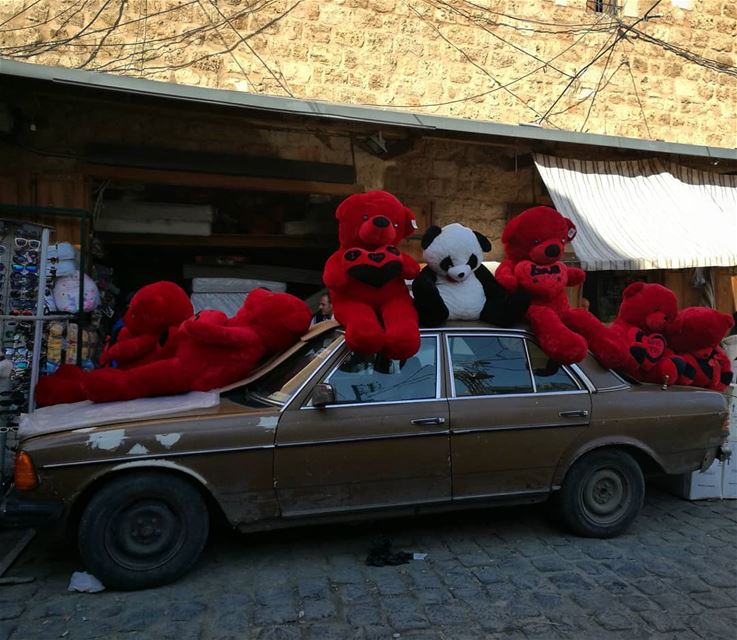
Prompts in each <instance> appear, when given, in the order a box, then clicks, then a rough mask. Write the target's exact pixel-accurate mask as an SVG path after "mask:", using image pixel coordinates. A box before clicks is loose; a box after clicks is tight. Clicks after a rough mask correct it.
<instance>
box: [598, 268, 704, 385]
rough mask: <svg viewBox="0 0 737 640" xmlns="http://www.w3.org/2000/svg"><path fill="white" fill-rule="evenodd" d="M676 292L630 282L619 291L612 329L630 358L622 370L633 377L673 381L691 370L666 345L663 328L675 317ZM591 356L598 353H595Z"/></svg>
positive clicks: (644, 380) (655, 380)
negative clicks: (620, 296)
mask: <svg viewBox="0 0 737 640" xmlns="http://www.w3.org/2000/svg"><path fill="white" fill-rule="evenodd" d="M677 314H678V302H677V300H676V295H675V293H673V292H672V291H671V290H670V289H668V288H667V287H664V286H662V285H659V284H648V283H645V282H633V283H632V284H630V285H628V286H627V287H626V288H625V290H624V291H623V292H622V302H621V304H620V305H619V311H618V312H617V317H616V318H615V319H614V322H613V323H612V331H614V332H615V333H616V334H617V335H619V337H620V339H621V340H622V342H623V344H624V345H625V346H626V347H627V350H628V352H629V357H628V360H627V363H626V364H625V365H624V366H623V367H622V369H623V370H624V371H625V372H626V373H627V374H628V375H630V376H632V377H633V378H635V380H642V381H643V382H655V383H659V384H675V383H676V381H677V380H678V377H679V376H680V375H682V374H683V373H685V372H686V371H687V370H689V369H690V367H689V365H688V364H687V363H686V361H685V360H684V359H683V358H679V357H678V356H676V354H675V353H674V352H673V350H672V349H671V348H670V347H669V345H668V341H667V339H666V337H665V332H666V328H667V327H669V326H670V325H671V324H672V322H673V321H674V320H675V319H676V315H677ZM594 355H597V354H596V352H594Z"/></svg>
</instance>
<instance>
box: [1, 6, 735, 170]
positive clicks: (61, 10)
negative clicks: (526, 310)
mask: <svg viewBox="0 0 737 640" xmlns="http://www.w3.org/2000/svg"><path fill="white" fill-rule="evenodd" d="M653 3H654V2H653V1H652V0H626V2H624V3H623V9H622V11H621V13H620V17H619V19H620V20H621V23H619V24H620V25H623V26H620V27H619V31H617V25H618V23H617V22H616V20H615V19H614V18H612V17H611V16H609V15H608V14H597V13H595V12H593V11H591V10H590V9H587V2H586V0H538V1H536V2H527V1H522V0H477V1H476V2H475V3H470V2H466V1H465V0H447V1H445V2H441V1H439V0H438V1H430V0H428V1H420V0H417V1H413V2H402V1H399V0H331V1H329V2H326V1H324V0H304V1H303V2H301V3H299V4H297V5H295V4H294V3H293V2H289V1H282V0H278V1H276V2H270V3H269V2H261V3H257V4H255V5H253V3H249V4H251V6H255V9H252V10H251V11H248V10H247V9H246V8H244V7H245V3H243V2H240V1H238V0H202V1H201V2H194V3H193V2H185V1H184V0H128V2H127V3H125V4H122V3H108V5H107V6H106V8H105V9H104V10H103V11H102V12H101V13H100V15H99V16H98V17H97V18H95V16H96V14H97V13H98V11H99V10H100V8H101V7H103V5H104V4H105V3H104V2H103V0H90V1H89V2H86V3H77V2H73V0H53V1H52V0H41V1H40V2H37V3H34V2H31V1H30V0H5V1H4V2H2V3H0V23H5V21H6V20H8V19H10V18H12V16H14V15H16V14H18V15H17V17H15V18H12V19H11V20H10V21H9V22H7V23H6V24H4V26H3V27H2V28H1V29H0V55H2V56H12V57H16V58H17V59H21V60H27V61H31V62H37V63H42V64H49V65H61V66H67V67H78V66H81V67H83V68H87V69H98V70H102V71H109V72H114V73H120V74H127V75H133V76H140V77H145V78H152V79H157V80H165V81H173V82H179V83H186V84H193V85H202V86H209V87H220V88H224V89H235V90H248V91H254V92H258V93H268V94H275V95H288V94H291V95H294V96H296V97H300V98H310V99H321V100H329V101H334V102H346V103H354V104H373V105H387V106H392V107H395V108H408V109H412V110H417V111H423V112H426V113H437V114H444V115H452V116H459V117H466V118H476V119H485V120H493V121H497V122H506V123H512V124H517V123H519V122H532V121H536V120H538V119H539V118H540V117H541V116H546V118H547V119H546V120H545V126H551V127H552V126H555V127H559V128H562V129H566V130H573V131H589V132H592V133H602V134H609V135H621V136H628V137H640V138H650V139H659V140H666V141H671V142H683V143H693V144H707V145H713V146H721V147H733V146H735V144H736V143H737V115H736V109H737V107H736V105H737V80H736V79H735V76H734V75H730V74H728V73H724V72H719V71H718V70H717V69H716V68H715V67H717V66H718V65H732V68H733V71H734V65H735V64H736V63H737V62H736V61H737V53H736V51H737V49H736V47H737V44H736V43H737V40H736V39H735V38H734V33H735V32H736V31H737V4H735V3H734V2H733V1H732V0H703V1H701V2H691V1H690V0H661V2H660V3H659V4H658V6H657V7H656V8H655V9H654V10H653V11H652V14H653V15H657V16H660V17H657V18H655V19H652V20H648V21H643V22H640V23H638V24H637V27H636V28H638V29H640V30H641V31H642V33H643V35H637V34H635V32H634V31H632V30H630V31H626V29H627V25H631V24H633V23H634V22H635V21H636V20H637V19H638V18H640V17H642V16H643V15H644V13H645V12H646V11H647V10H648V8H649V7H650V6H652V4H653ZM620 4H622V3H620ZM121 7H122V9H123V11H122V13H120V14H119V9H120V8H121ZM477 7H483V9H479V8H477ZM80 8H81V10H79V9H80ZM164 11H166V13H160V12H164ZM119 15H120V19H118V16H119ZM144 16H148V17H147V18H146V19H144ZM226 18H227V19H226ZM90 23H91V24H90ZM88 25H89V26H88ZM80 31H83V32H84V33H83V35H82V36H78V34H79V33H80ZM618 34H619V36H622V35H626V37H621V38H619V40H618V41H617V44H616V46H615V47H614V48H612V49H611V50H606V49H604V53H603V54H602V55H601V57H600V58H599V59H598V60H597V61H595V62H592V61H593V59H594V57H595V56H596V54H597V53H598V52H601V51H602V48H605V47H606V46H607V45H608V44H611V43H612V42H614V40H615V39H617V37H618ZM75 36H76V37H75ZM240 36H244V37H245V36H248V37H247V38H245V39H244V40H240ZM70 38H71V40H70V42H68V43H67V42H65V40H67V39H70ZM652 38H655V39H658V40H661V41H665V42H668V43H671V44H672V45H674V46H677V47H679V48H680V49H682V50H686V51H689V52H692V53H693V54H695V56H698V60H697V61H694V60H696V57H695V56H694V55H691V54H689V53H686V54H684V55H686V56H690V57H691V58H693V59H694V60H689V59H686V58H685V57H683V55H676V54H675V53H674V52H673V51H669V50H667V49H666V48H664V47H663V45H659V44H657V43H656V42H652V41H651V42H648V41H647V39H652ZM40 42H45V43H51V44H52V45H53V46H51V47H49V48H46V49H44V48H43V47H40V48H39V46H37V45H36V46H33V43H40ZM126 43H127V44H128V45H129V46H123V45H124V44H126ZM29 44H30V45H31V48H28V45H29ZM70 45H76V46H70ZM80 45H81V46H80ZM98 45H99V46H98ZM226 48H232V51H230V52H224V50H225V49H226ZM610 53H611V55H609V54H610ZM589 63H591V65H590V66H587V65H589ZM584 68H585V69H586V71H585V73H582V74H581V75H579V76H577V74H578V73H579V72H580V71H581V70H582V69H584ZM569 84H570V87H569V88H568V90H567V91H565V93H564V89H565V88H566V86H567V85H569ZM500 87H502V88H500ZM474 96H476V97H474ZM594 96H595V99H594ZM433 171H434V172H438V171H440V172H442V170H441V169H440V168H439V167H433ZM443 179H448V178H447V177H445V178H444V177H443V176H442V175H437V176H435V175H433V177H432V178H430V181H433V180H441V181H442V180H443Z"/></svg>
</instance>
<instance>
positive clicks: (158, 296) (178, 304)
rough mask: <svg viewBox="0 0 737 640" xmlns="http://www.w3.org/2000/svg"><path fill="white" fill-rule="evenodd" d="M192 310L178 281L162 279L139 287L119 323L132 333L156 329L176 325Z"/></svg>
mask: <svg viewBox="0 0 737 640" xmlns="http://www.w3.org/2000/svg"><path fill="white" fill-rule="evenodd" d="M193 312H194V310H193V309H192V303H191V302H190V300H189V296H188V295H187V294H186V293H185V291H184V289H182V288H181V287H180V286H179V285H176V284H174V283H173V282H168V281H166V280H161V281H159V282H153V283H152V284H147V285H146V286H145V287H141V288H140V289H139V290H138V291H137V292H136V293H135V295H134V296H133V298H131V301H130V304H129V305H128V310H127V311H126V312H125V316H124V317H123V323H124V324H125V327H126V328H127V329H128V331H130V332H131V334H133V335H142V334H146V333H160V332H162V331H164V330H165V329H167V328H168V327H175V326H179V325H180V324H181V323H182V322H184V321H185V320H186V319H187V318H189V317H190V316H191V315H192V313H193Z"/></svg>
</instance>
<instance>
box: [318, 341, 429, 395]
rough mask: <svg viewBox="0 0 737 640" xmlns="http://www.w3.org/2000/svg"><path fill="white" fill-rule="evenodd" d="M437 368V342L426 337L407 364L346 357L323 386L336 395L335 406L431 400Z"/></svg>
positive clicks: (381, 358) (380, 358)
mask: <svg viewBox="0 0 737 640" xmlns="http://www.w3.org/2000/svg"><path fill="white" fill-rule="evenodd" d="M437 364H438V348H437V339H436V338H435V336H425V337H423V338H422V341H421V343H420V350H419V351H418V352H417V354H416V355H414V356H412V357H411V358H408V359H407V360H390V359H388V358H386V357H385V356H383V355H381V354H375V355H371V356H363V355H359V354H357V353H349V354H348V355H346V357H345V358H343V360H342V361H341V363H340V365H339V366H338V368H337V369H335V370H334V371H333V372H332V373H331V374H330V375H329V376H328V378H327V379H326V380H325V382H328V383H330V384H331V385H332V387H333V389H334V391H335V404H355V403H365V402H399V401H402V400H424V399H432V398H435V397H437V388H438V380H437V377H438V376H437V371H438V366H437Z"/></svg>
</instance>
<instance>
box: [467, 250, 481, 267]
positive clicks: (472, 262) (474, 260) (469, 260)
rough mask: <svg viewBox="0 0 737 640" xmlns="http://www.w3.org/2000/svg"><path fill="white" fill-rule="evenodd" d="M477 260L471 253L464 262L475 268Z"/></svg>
mask: <svg viewBox="0 0 737 640" xmlns="http://www.w3.org/2000/svg"><path fill="white" fill-rule="evenodd" d="M478 263H479V260H478V258H477V257H476V256H475V255H473V254H471V257H470V258H469V259H468V262H467V263H466V264H467V265H468V266H469V267H471V269H475V268H476V267H477V266H478Z"/></svg>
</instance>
